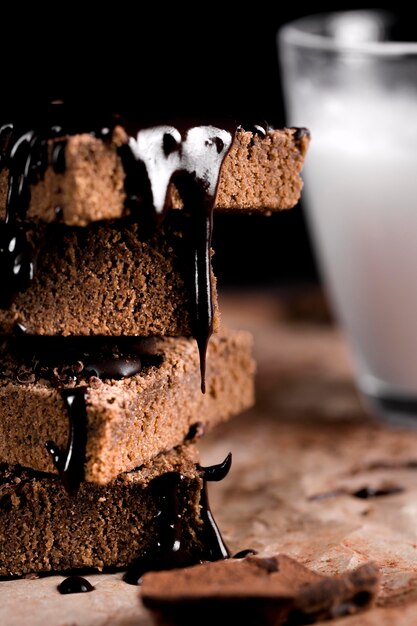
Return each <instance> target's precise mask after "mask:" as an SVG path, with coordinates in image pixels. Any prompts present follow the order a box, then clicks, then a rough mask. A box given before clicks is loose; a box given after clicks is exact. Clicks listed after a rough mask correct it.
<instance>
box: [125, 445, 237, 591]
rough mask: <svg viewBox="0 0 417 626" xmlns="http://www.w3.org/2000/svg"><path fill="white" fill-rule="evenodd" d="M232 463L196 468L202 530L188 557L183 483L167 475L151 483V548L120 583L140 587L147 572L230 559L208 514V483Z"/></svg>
mask: <svg viewBox="0 0 417 626" xmlns="http://www.w3.org/2000/svg"><path fill="white" fill-rule="evenodd" d="M231 463H232V455H231V454H229V455H228V456H227V457H226V459H225V460H224V461H223V463H220V464H219V465H213V466H211V467H201V466H199V465H197V470H198V472H199V474H200V476H201V478H202V480H203V485H202V488H201V493H200V507H201V520H202V530H201V531H200V533H199V537H198V545H196V546H195V548H194V550H193V552H192V553H190V552H189V551H188V550H187V549H186V548H185V546H184V543H185V542H184V539H185V537H186V528H185V522H184V520H183V518H182V515H181V505H180V486H181V483H182V482H183V481H184V480H185V478H184V476H183V475H182V474H180V473H179V472H168V473H166V474H163V475H162V476H159V477H158V478H155V479H154V480H153V481H152V485H151V486H152V489H153V490H154V494H155V501H156V503H157V513H156V516H155V522H156V537H155V543H154V545H153V546H152V547H151V548H150V549H149V550H147V551H146V552H145V553H144V554H143V555H141V556H140V557H139V558H138V559H136V560H135V561H134V562H133V563H132V564H131V566H130V567H129V568H128V570H127V572H126V574H125V576H124V578H123V580H124V581H125V582H127V583H129V584H130V585H137V584H140V583H141V581H142V577H143V575H144V574H145V573H146V572H149V571H159V570H166V569H176V568H179V567H186V566H188V565H195V564H196V563H201V562H202V561H218V560H220V559H228V558H229V557H230V553H229V550H228V549H227V547H226V545H225V543H224V541H223V538H222V536H221V533H220V531H219V529H218V526H217V524H216V522H215V521H214V518H213V514H212V512H211V510H210V506H209V501H208V495H207V482H209V481H219V480H223V478H225V477H226V475H227V474H228V472H229V470H230V467H231Z"/></svg>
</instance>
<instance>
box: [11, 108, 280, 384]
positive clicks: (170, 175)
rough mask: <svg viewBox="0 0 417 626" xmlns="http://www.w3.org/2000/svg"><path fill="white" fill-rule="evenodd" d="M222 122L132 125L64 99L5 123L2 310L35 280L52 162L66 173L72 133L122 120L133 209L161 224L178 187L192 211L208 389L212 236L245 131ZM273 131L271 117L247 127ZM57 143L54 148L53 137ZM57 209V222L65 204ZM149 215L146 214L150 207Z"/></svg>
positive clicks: (191, 249)
mask: <svg viewBox="0 0 417 626" xmlns="http://www.w3.org/2000/svg"><path fill="white" fill-rule="evenodd" d="M225 121H226V120H222V123H221V126H222V127H221V128H220V127H218V126H217V125H213V124H212V123H208V124H206V125H202V124H199V125H194V124H192V123H188V124H185V123H184V122H183V121H182V122H181V123H178V121H175V122H174V124H173V125H171V124H166V123H165V124H160V123H158V124H156V125H150V124H149V123H143V122H142V123H132V122H127V121H124V120H123V121H122V120H121V118H120V116H118V115H105V116H103V115H98V114H97V112H90V111H88V110H87V111H82V112H81V113H80V111H79V110H74V109H73V108H70V107H68V106H67V105H65V104H64V103H62V102H55V103H52V104H50V105H49V106H48V107H46V108H45V109H44V110H42V111H35V112H34V113H33V114H32V116H31V119H30V120H24V121H22V120H18V121H17V122H15V123H13V124H12V123H7V124H4V125H3V126H1V127H0V175H1V173H2V171H3V170H7V171H8V173H9V174H8V176H9V193H8V199H7V206H6V211H5V217H4V219H3V221H2V222H0V276H1V277H2V279H1V284H0V307H4V308H7V307H8V306H10V303H11V302H12V301H13V298H14V297H15V296H16V295H17V294H18V293H19V292H21V291H24V290H25V289H26V288H27V287H28V285H29V284H30V281H31V280H32V278H33V275H34V272H35V269H36V258H37V255H38V252H39V249H40V246H41V245H42V244H41V242H39V241H34V237H33V233H32V231H31V229H30V226H29V224H28V223H27V222H26V221H25V220H26V218H27V210H28V208H29V204H30V197H31V186H32V185H35V184H36V183H37V182H39V181H40V180H42V179H43V178H44V175H45V171H46V169H47V167H48V165H51V166H52V168H53V170H54V171H55V172H56V173H57V174H62V173H64V172H65V146H66V141H65V137H66V136H67V135H72V134H76V133H81V132H88V133H90V134H92V135H94V136H96V137H99V138H101V139H102V140H103V141H108V140H111V138H112V135H113V130H114V128H115V126H116V125H120V126H123V127H124V128H125V130H126V131H127V134H128V136H129V140H128V143H127V144H125V145H123V146H121V148H119V154H120V157H121V160H122V164H123V166H124V169H125V174H126V176H125V190H126V194H127V199H126V206H127V208H129V209H130V210H131V211H132V216H133V217H135V216H134V215H133V214H134V212H135V210H137V209H138V208H140V207H142V208H143V207H144V206H147V207H151V208H152V210H153V213H154V217H155V218H156V219H155V224H156V225H157V224H159V223H160V222H161V221H162V220H163V218H164V216H165V214H166V212H167V210H168V208H169V190H170V187H171V185H172V184H173V185H175V187H176V188H177V190H178V191H179V193H180V196H181V199H182V202H183V205H184V210H183V212H184V215H185V216H186V218H187V219H186V222H187V224H186V227H185V230H186V232H185V240H186V241H187V243H188V261H187V266H188V268H189V278H188V281H189V289H190V293H191V294H192V303H193V304H192V311H191V312H190V313H191V320H192V322H191V323H192V332H193V335H194V336H195V338H196V341H197V346H198V350H199V354H200V369H201V389H202V392H203V393H204V392H205V372H206V351H207V345H208V342H209V339H210V336H211V334H212V331H213V301H212V277H211V239H212V229H213V207H214V203H215V198H216V193H217V187H218V181H219V175H220V170H221V166H222V164H223V161H224V158H225V157H226V155H227V153H228V151H229V149H230V147H231V145H232V142H233V139H234V134H235V132H236V129H237V125H236V124H235V123H231V122H230V121H226V123H225ZM245 128H248V129H249V130H251V131H252V132H253V133H256V134H258V135H261V136H263V135H265V134H266V132H267V130H268V126H267V124H266V123H265V122H263V121H262V122H259V123H258V122H257V123H256V124H249V125H245ZM50 140H52V145H51V144H50V143H48V142H50ZM55 208H56V219H57V220H59V219H60V218H61V216H62V208H61V207H55ZM142 214H143V212H142Z"/></svg>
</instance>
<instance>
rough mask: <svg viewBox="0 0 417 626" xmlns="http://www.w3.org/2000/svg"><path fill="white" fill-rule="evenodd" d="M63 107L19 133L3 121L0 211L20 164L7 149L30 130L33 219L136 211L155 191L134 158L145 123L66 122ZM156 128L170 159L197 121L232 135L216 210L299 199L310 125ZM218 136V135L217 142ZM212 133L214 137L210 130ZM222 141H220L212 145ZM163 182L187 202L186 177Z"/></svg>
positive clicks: (178, 200) (172, 195) (84, 220)
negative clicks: (184, 193)
mask: <svg viewBox="0 0 417 626" xmlns="http://www.w3.org/2000/svg"><path fill="white" fill-rule="evenodd" d="M60 108H62V107H60V106H59V105H55V111H53V112H52V113H51V111H50V112H49V118H48V120H41V121H39V120H37V121H36V122H33V124H32V125H31V124H30V123H29V122H27V121H26V124H25V125H23V126H22V128H20V126H19V124H15V128H14V134H13V128H12V126H13V124H12V122H13V120H10V123H8V124H4V125H3V126H0V154H2V159H1V160H0V163H1V164H2V166H3V167H2V171H1V172H0V218H1V214H2V213H3V215H4V211H5V207H6V198H7V194H8V189H9V187H10V186H12V188H13V182H10V173H12V174H13V171H14V168H15V164H14V162H13V161H12V162H10V159H9V162H8V159H7V156H8V155H9V154H10V153H11V152H12V149H13V147H14V145H15V144H16V143H17V142H18V141H21V137H23V136H25V137H27V142H26V143H27V147H25V144H24V143H22V144H21V146H20V148H19V149H20V151H21V152H22V158H23V157H26V158H27V155H28V153H34V154H33V159H32V171H31V172H29V174H28V175H27V176H26V186H27V193H26V192H25V197H24V202H25V203H27V206H26V211H25V212H26V216H27V219H28V220H29V221H30V220H43V221H46V222H51V221H56V220H57V219H59V220H61V221H63V222H65V223H66V224H68V225H71V226H85V225H87V224H89V223H90V222H92V221H96V220H107V219H116V218H119V217H122V216H124V215H126V213H127V212H130V211H133V212H135V209H137V208H138V206H140V205H142V204H143V203H144V202H146V200H147V199H148V197H147V196H148V195H149V181H148V176H146V174H145V175H144V172H143V171H142V167H139V166H137V164H136V163H135V160H136V158H138V160H139V161H141V162H142V163H143V160H141V159H140V158H139V157H137V152H138V151H137V150H135V148H137V144H138V142H140V133H143V131H144V130H145V131H146V130H147V124H145V123H142V124H132V122H131V121H130V122H127V123H124V122H123V120H121V118H119V117H116V116H109V117H108V119H107V118H105V119H100V116H95V117H93V119H92V120H91V119H90V120H89V119H84V118H83V117H81V119H78V120H77V119H75V121H74V120H72V121H71V122H68V121H67V122H66V121H65V120H64V121H62V119H61V118H62V115H63V114H62V112H61V111H59V109H60ZM55 118H56V119H55ZM5 121H6V122H9V120H5ZM154 128H156V129H162V131H161V136H160V139H161V150H160V151H161V153H162V154H163V155H164V159H166V160H167V162H169V160H170V155H171V154H172V152H175V150H176V143H175V142H176V141H177V140H178V141H181V137H179V139H178V137H177V135H178V134H179V133H180V134H181V135H182V141H184V137H185V136H186V134H187V132H188V133H189V131H190V129H195V128H197V129H199V128H204V129H207V128H210V129H212V131H211V134H212V135H213V133H214V136H215V135H219V134H221V135H222V137H223V134H225V135H226V138H221V139H220V141H222V142H226V141H227V144H228V145H225V149H223V145H222V147H221V150H220V152H219V154H220V157H221V158H220V161H219V164H218V167H217V172H218V174H217V175H216V174H215V175H216V185H215V186H216V187H217V196H216V200H215V203H214V204H215V208H216V209H218V210H246V211H248V210H250V211H253V210H257V211H264V212H265V211H266V212H268V211H274V210H279V209H286V208H290V207H292V206H294V204H296V203H297V201H298V200H299V197H300V192H301V188H302V181H301V178H300V171H301V168H302V166H303V163H304V156H305V153H306V151H307V147H308V143H309V135H308V133H307V132H306V131H305V130H304V129H301V130H300V129H293V128H289V129H283V130H275V129H272V128H269V127H268V126H267V125H266V124H263V125H259V124H251V125H249V126H248V127H247V128H244V127H242V126H239V125H238V124H237V123H231V122H230V121H225V122H223V123H218V124H217V125H216V123H215V122H214V123H212V124H211V123H207V124H206V125H204V126H203V125H200V126H196V127H193V125H192V124H191V123H189V124H187V125H184V122H183V121H181V122H180V123H179V124H175V123H174V124H173V125H171V124H167V123H166V122H164V124H156V125H155V126H154ZM164 137H165V139H164ZM216 139H218V137H216V136H215V137H214V140H213V141H215V140H216ZM209 140H210V141H212V138H211V135H210V138H209ZM203 141H207V139H206V138H203ZM163 142H165V143H163ZM219 146H220V143H218V142H217V143H215V144H214V150H215V151H216V150H218V148H219ZM132 148H133V149H132ZM16 152H17V151H16V150H15V152H14V153H16ZM14 153H13V154H14ZM17 156H19V154H17ZM14 160H15V161H16V159H14ZM17 165H18V164H17ZM219 168H220V171H219ZM148 174H149V173H148ZM217 176H218V180H217ZM164 186H165V187H166V188H167V191H168V193H167V198H166V199H165V198H164V201H165V200H166V208H168V207H177V208H179V207H182V206H183V198H182V197H181V189H180V187H181V184H180V183H178V184H177V183H175V181H172V183H171V181H170V177H168V179H167V180H166V181H165V182H164V183H163V185H162V188H164ZM16 193H17V192H16ZM19 193H20V192H19ZM163 193H165V192H164V191H163Z"/></svg>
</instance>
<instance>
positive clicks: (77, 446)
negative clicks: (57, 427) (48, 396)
mask: <svg viewBox="0 0 417 626" xmlns="http://www.w3.org/2000/svg"><path fill="white" fill-rule="evenodd" d="M61 397H62V399H63V401H64V404H65V408H66V410H67V414H68V420H69V433H68V443H67V447H66V449H65V450H60V449H59V448H58V447H57V446H56V445H55V444H54V442H53V441H47V442H46V444H45V445H46V449H47V450H48V452H49V454H50V455H51V456H52V460H53V462H54V465H55V467H56V469H57V470H58V473H59V476H60V478H61V480H62V483H63V485H64V487H65V489H66V491H67V493H68V494H69V495H70V496H73V495H75V494H76V493H77V491H78V489H79V486H80V484H81V482H82V481H83V480H84V462H85V453H86V445H87V404H86V398H87V387H74V388H73V389H62V390H61Z"/></svg>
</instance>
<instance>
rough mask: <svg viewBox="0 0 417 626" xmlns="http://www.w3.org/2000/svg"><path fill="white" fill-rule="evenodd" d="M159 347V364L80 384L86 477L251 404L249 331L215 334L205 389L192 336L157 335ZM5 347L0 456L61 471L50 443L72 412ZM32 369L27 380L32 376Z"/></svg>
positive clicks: (145, 456) (137, 459)
mask: <svg viewBox="0 0 417 626" xmlns="http://www.w3.org/2000/svg"><path fill="white" fill-rule="evenodd" d="M153 351H154V353H155V354H160V355H162V362H161V364H160V365H159V366H158V365H149V366H148V367H146V368H144V369H143V370H142V371H141V372H140V373H139V374H136V375H134V376H131V377H129V378H124V379H121V380H103V381H101V380H99V379H94V378H93V379H92V380H91V382H89V380H88V379H87V381H84V382H83V381H82V382H81V383H80V384H83V385H87V387H88V392H87V399H86V407H87V446H86V459H85V466H84V467H85V479H86V480H87V481H92V482H97V483H101V484H104V483H107V482H109V481H110V480H112V479H113V478H115V477H116V476H117V475H118V474H119V473H120V472H126V471H129V470H132V469H134V468H135V467H138V466H140V465H142V464H143V463H146V462H148V461H149V460H150V459H152V457H154V456H156V455H157V454H158V453H160V452H161V451H163V450H169V449H170V448H172V447H173V446H176V445H179V444H181V443H182V442H183V441H184V438H185V437H186V436H187V434H188V432H189V429H190V427H191V426H192V425H193V424H195V423H196V422H202V424H203V425H205V426H206V427H207V428H211V427H212V426H214V425H215V424H217V423H219V422H222V421H224V420H226V419H228V418H229V417H231V416H232V415H235V414H238V413H240V412H241V411H243V410H245V409H247V408H249V407H250V406H251V405H252V404H253V401H254V369H255V365H254V361H253V359H252V354H251V352H252V337H251V335H250V334H249V333H247V332H245V331H222V333H220V334H218V335H215V336H213V337H212V338H211V340H210V343H209V347H208V355H207V357H208V358H207V378H206V380H207V391H206V393H205V394H202V393H201V390H200V363H199V355H198V350H197V346H196V343H195V341H194V340H193V339H186V338H175V339H174V338H165V339H159V340H156V342H155V345H154V347H153ZM0 354H1V360H2V371H1V375H0V459H1V460H2V461H4V462H7V463H9V464H11V465H15V464H19V465H22V466H24V467H30V468H32V469H34V470H37V471H43V472H55V468H54V465H53V463H52V460H51V457H50V455H49V454H48V452H47V450H46V448H45V443H46V442H47V441H50V440H52V441H53V442H54V443H55V444H56V445H57V446H58V447H60V448H61V449H65V447H66V444H67V440H68V422H69V418H68V414H67V411H66V409H65V406H64V401H63V399H62V396H61V391H60V389H57V388H56V386H54V384H53V382H52V381H51V380H46V379H42V378H39V376H36V380H35V381H32V382H22V383H19V382H18V375H19V370H20V368H21V367H22V363H21V362H19V361H17V360H15V359H13V357H12V356H11V355H10V354H9V350H8V347H7V342H6V344H5V346H3V348H2V349H1V353H0ZM27 373H28V372H27V370H25V374H24V376H23V379H22V380H23V381H25V380H26V381H28V380H29V381H31V377H28V376H27ZM33 378H35V377H33ZM62 388H64V389H65V385H64V386H63V387H62Z"/></svg>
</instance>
